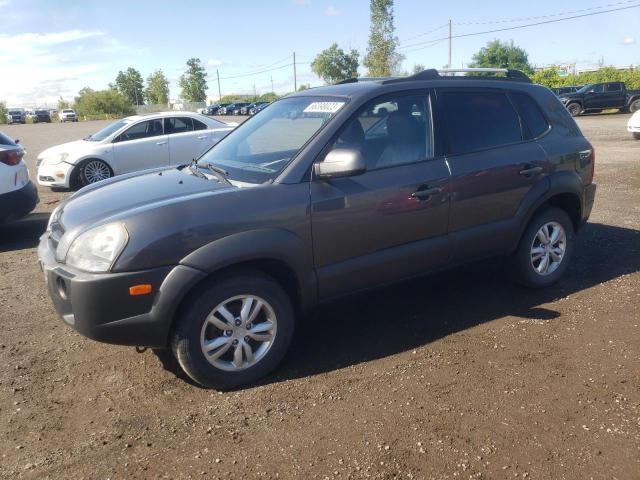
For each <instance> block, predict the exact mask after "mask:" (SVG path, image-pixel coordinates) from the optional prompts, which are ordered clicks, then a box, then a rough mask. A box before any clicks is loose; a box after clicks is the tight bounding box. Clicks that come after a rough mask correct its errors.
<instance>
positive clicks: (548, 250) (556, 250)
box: [530, 222, 567, 276]
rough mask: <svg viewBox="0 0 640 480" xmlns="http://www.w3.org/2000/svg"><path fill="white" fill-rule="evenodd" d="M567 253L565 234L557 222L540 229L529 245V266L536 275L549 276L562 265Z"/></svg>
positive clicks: (546, 224) (549, 223)
mask: <svg viewBox="0 0 640 480" xmlns="http://www.w3.org/2000/svg"><path fill="white" fill-rule="evenodd" d="M566 251H567V234H566V232H565V231H564V228H563V227H562V225H560V224H559V223H558V222H548V223H545V224H544V225H542V226H541V227H540V229H539V230H538V232H537V233H536V235H535V237H533V242H532V243H531V252H530V256H531V266H532V267H533V269H534V271H535V272H536V273H537V274H538V275H543V276H544V275H550V274H551V273H553V272H555V271H556V269H557V268H558V267H559V266H560V264H561V263H562V259H563V258H564V254H565V252H566Z"/></svg>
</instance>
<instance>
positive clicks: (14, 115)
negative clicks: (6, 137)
mask: <svg viewBox="0 0 640 480" xmlns="http://www.w3.org/2000/svg"><path fill="white" fill-rule="evenodd" d="M12 123H27V115H26V114H25V111H24V110H23V109H22V108H9V109H8V110H7V124H8V125H11V124H12Z"/></svg>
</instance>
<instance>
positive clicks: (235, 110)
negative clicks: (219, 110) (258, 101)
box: [231, 102, 250, 115]
mask: <svg viewBox="0 0 640 480" xmlns="http://www.w3.org/2000/svg"><path fill="white" fill-rule="evenodd" d="M249 105H250V103H248V102H239V103H236V104H235V105H234V107H233V108H232V109H231V115H248V113H242V109H246V108H247V107H248V106H249Z"/></svg>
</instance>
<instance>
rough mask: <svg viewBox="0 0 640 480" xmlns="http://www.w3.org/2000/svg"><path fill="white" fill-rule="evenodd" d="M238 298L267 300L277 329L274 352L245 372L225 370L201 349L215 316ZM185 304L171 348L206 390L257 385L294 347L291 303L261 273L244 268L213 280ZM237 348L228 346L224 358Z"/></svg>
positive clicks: (293, 319)
mask: <svg viewBox="0 0 640 480" xmlns="http://www.w3.org/2000/svg"><path fill="white" fill-rule="evenodd" d="M239 295H253V296H257V297H260V298H262V299H263V300H264V301H266V302H267V303H268V304H269V305H270V307H271V308H272V310H273V312H274V313H275V317H276V319H277V321H276V326H277V328H276V333H275V337H274V339H273V341H272V343H271V345H270V347H269V348H268V349H267V350H266V353H264V356H263V357H262V358H261V359H260V360H258V361H257V362H256V363H255V364H254V365H251V366H245V367H243V369H241V370H224V369H222V368H218V367H216V366H214V365H213V364H212V363H210V362H209V361H208V360H207V358H206V357H205V354H204V353H203V351H202V348H201V346H200V342H201V335H202V334H203V333H202V332H203V327H204V325H205V322H206V319H207V317H208V316H209V315H210V314H211V313H212V311H213V310H214V309H215V308H216V307H217V306H218V305H220V304H222V303H223V302H225V301H227V300H229V299H232V298H233V297H236V296H239ZM185 305H186V307H185V308H183V309H182V310H181V311H180V313H179V314H178V316H177V318H176V323H175V327H174V330H173V333H172V335H171V349H172V351H173V354H174V356H175V358H176V360H177V361H178V364H179V365H180V367H181V368H182V369H183V370H184V372H185V373H186V374H187V375H188V376H189V377H190V378H191V379H193V380H194V381H195V382H197V383H199V384H200V385H202V386H204V387H209V388H215V389H218V390H229V389H232V388H236V387H240V386H243V385H247V384H251V383H254V382H255V381H257V380H258V379H260V378H262V377H264V376H265V375H267V374H269V373H270V372H271V371H273V370H274V369H275V368H276V367H277V366H278V364H279V363H280V362H281V361H282V359H283V358H284V356H285V354H286V353H287V350H288V349H289V345H290V344H291V340H292V338H293V332H294V324H295V316H294V311H293V307H292V305H291V300H290V299H289V297H288V295H287V294H286V293H285V291H284V290H283V289H282V287H281V286H280V285H279V284H278V283H277V282H276V281H275V280H273V279H272V278H271V277H269V276H267V275H264V274H263V273H261V272H258V271H253V270H247V269H242V270H240V269H239V270H236V271H235V272H234V271H232V272H230V273H228V274H225V275H224V276H221V277H218V278H214V279H212V280H210V281H208V282H207V283H205V284H204V285H202V286H201V287H199V288H197V289H196V290H195V291H194V292H193V293H191V294H190V295H189V297H188V298H187V300H186V301H185ZM229 308H231V307H229ZM205 328H206V327H205ZM218 335H220V334H218ZM234 335H235V332H234ZM244 338H245V339H247V337H244ZM241 347H242V345H241ZM235 348H238V347H236V346H231V347H228V350H226V351H227V353H225V354H224V355H223V356H222V357H220V358H223V357H224V356H225V355H228V354H229V355H231V354H232V353H233V352H232V351H234V350H235ZM242 362H243V363H244V359H243V360H242Z"/></svg>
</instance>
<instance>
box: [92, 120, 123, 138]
mask: <svg viewBox="0 0 640 480" xmlns="http://www.w3.org/2000/svg"><path fill="white" fill-rule="evenodd" d="M127 123H130V121H129V120H127V119H124V120H118V121H117V122H113V123H110V124H109V125H107V126H106V127H104V128H103V129H102V130H100V131H99V132H96V133H94V134H93V135H89V136H88V137H87V138H85V140H90V141H92V142H100V141H102V140H104V139H105V138H107V137H108V136H109V135H111V134H112V133H114V132H116V131H118V130H120V129H121V128H122V127H124V126H125V125H126V124H127Z"/></svg>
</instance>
